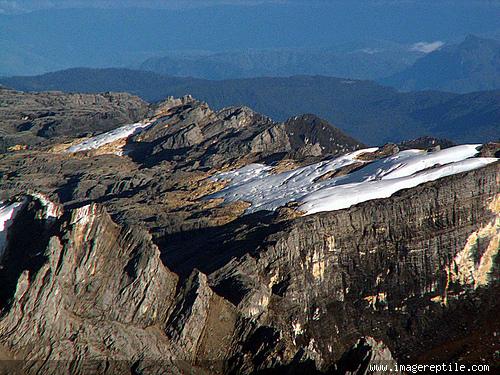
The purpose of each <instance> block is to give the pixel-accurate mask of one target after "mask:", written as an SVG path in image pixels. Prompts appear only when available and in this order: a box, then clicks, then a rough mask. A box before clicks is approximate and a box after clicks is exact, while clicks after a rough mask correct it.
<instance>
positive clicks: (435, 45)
mask: <svg viewBox="0 0 500 375" xmlns="http://www.w3.org/2000/svg"><path fill="white" fill-rule="evenodd" d="M442 46H444V42H442V41H440V40H436V41H435V42H431V43H427V42H418V43H415V44H413V45H412V46H411V47H410V51H417V52H423V53H430V52H432V51H435V50H437V49H440V48H441V47H442Z"/></svg>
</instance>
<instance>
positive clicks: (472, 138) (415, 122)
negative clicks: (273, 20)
mask: <svg viewBox="0 0 500 375" xmlns="http://www.w3.org/2000/svg"><path fill="white" fill-rule="evenodd" d="M0 84H3V85H5V86H7V87H11V88H15V89H17V90H24V91H47V90H61V91H65V92H87V93H97V92H105V91H114V92H129V93H132V94H136V95H139V96H141V97H142V98H144V99H146V100H147V101H150V102H151V101H159V100H161V99H163V98H165V97H167V96H170V95H173V96H182V95H185V94H192V95H193V96H195V97H196V98H199V99H201V100H204V101H206V102H208V103H209V104H210V105H211V106H212V107H214V108H217V109H218V108H222V107H226V106H231V105H247V106H250V107H252V108H254V109H255V110H257V111H259V112H261V113H263V114H266V115H268V116H270V117H272V118H274V119H276V120H285V119H287V118H289V117H292V116H296V115H300V114H304V113H314V114H315V115H317V116H319V117H321V118H324V119H325V120H327V121H329V122H330V123H332V124H333V125H335V126H337V127H338V128H340V129H342V130H344V131H346V132H347V133H348V134H350V135H352V136H353V137H355V138H356V139H359V140H360V141H361V142H364V143H366V144H383V143H385V142H388V141H392V142H399V141H401V140H405V139H411V138H416V137H419V136H423V135H430V136H434V137H438V138H448V139H450V140H452V141H455V142H485V141H489V140H493V139H498V138H499V129H500V91H499V90H497V91H483V92H475V93H469V94H453V93H447V92H436V91H423V92H409V93H401V92H398V91H397V90H395V89H393V88H390V87H385V86H381V85H379V84H377V83H375V82H372V81H360V80H346V79H341V78H332V77H324V76H293V77H282V78H251V79H233V80H220V81H210V80H203V79H194V78H178V77H169V76H165V75H160V74H156V73H152V72H144V71H136V70H127V69H70V70H64V71H59V72H55V73H49V74H44V75H41V76H33V77H12V78H3V79H0Z"/></svg>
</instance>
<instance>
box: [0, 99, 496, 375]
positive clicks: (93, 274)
mask: <svg viewBox="0 0 500 375" xmlns="http://www.w3.org/2000/svg"><path fill="white" fill-rule="evenodd" d="M147 112H148V115H147V118H146V119H145V120H144V121H145V122H147V123H149V125H148V126H147V127H145V128H144V130H143V131H141V132H138V133H137V134H134V135H132V136H130V137H128V138H126V139H124V140H123V141H121V142H120V143H119V144H116V145H114V146H113V145H111V144H108V145H107V146H105V147H101V148H99V149H88V150H86V151H83V152H76V153H72V152H67V150H68V148H69V147H70V145H71V144H76V143H78V142H81V141H83V140H84V139H86V138H81V139H79V140H76V139H68V138H62V137H61V138H55V141H54V139H52V142H55V143H52V145H51V147H33V148H32V149H31V150H23V149H19V150H12V151H10V152H7V153H4V154H2V155H0V199H2V200H4V202H3V203H2V205H3V206H5V205H7V204H11V203H13V202H20V203H22V209H20V210H19V211H18V212H17V214H16V215H15V217H13V218H11V219H12V220H11V225H10V226H9V228H8V230H7V232H6V238H7V241H6V248H5V252H4V256H3V257H2V259H1V260H0V265H1V268H0V281H1V282H2V285H6V286H7V287H6V288H4V289H2V293H1V298H0V306H1V311H2V314H1V317H0V356H2V357H5V358H6V359H10V360H11V361H7V362H6V363H7V365H11V367H10V369H11V370H12V368H16V370H19V371H24V372H25V373H43V372H51V371H61V373H64V372H67V371H71V372H72V373H80V374H86V373H95V372H98V373H109V374H112V373H116V372H132V373H143V374H149V373H161V372H162V371H164V370H165V369H166V368H168V370H169V371H171V372H172V373H181V372H182V371H184V372H185V371H196V372H199V373H207V374H208V373H213V374H215V373H255V372H266V371H267V372H269V371H273V372H286V371H288V372H292V373H293V372H295V373H304V372H311V373H317V372H322V373H325V372H327V373H343V374H346V373H356V374H361V373H365V372H366V369H367V365H368V363H378V362H379V361H397V362H398V363H414V362H415V361H424V362H426V363H431V362H435V361H463V362H467V363H478V362H480V361H486V363H494V355H495V350H496V349H495V348H496V344H495V339H494V336H493V332H498V328H500V327H498V324H497V323H496V319H495V311H496V310H497V309H498V301H496V300H495V298H494V296H495V295H496V293H497V292H498V276H499V275H498V269H499V268H498V263H497V253H498V241H499V236H500V234H499V227H498V221H499V220H500V216H499V215H500V208H499V194H498V192H499V184H500V176H499V173H498V162H496V163H491V164H489V165H487V166H485V167H482V168H480V169H475V170H471V171H468V172H463V173H459V174H456V175H453V176H449V177H445V178H441V179H438V180H436V181H432V182H427V183H425V184H422V185H419V186H417V187H415V188H412V189H407V190H402V191H400V192H398V193H396V194H395V195H393V196H392V197H390V198H386V199H377V200H371V201H368V202H364V203H360V204H358V205H356V206H352V207H350V208H347V209H343V210H338V211H332V212H323V213H318V214H314V215H309V216H302V215H301V213H300V212H297V210H296V209H295V208H294V207H293V205H289V206H285V207H281V208H279V209H277V210H276V211H271V212H268V211H261V212H255V213H252V214H247V215H245V214H244V213H245V210H246V208H248V203H247V202H234V203H231V204H223V202H222V200H220V199H206V198H205V197H206V196H208V195H209V194H210V193H213V192H216V191H220V190H221V189H222V188H223V187H224V186H225V185H226V182H223V181H221V182H217V181H214V180H213V179H212V177H213V176H214V175H215V174H216V173H220V172H221V171H227V170H234V169H236V168H238V167H240V166H245V165H248V164H250V163H257V162H258V163H265V164H267V165H269V166H272V168H274V169H275V170H276V172H275V173H279V171H283V170H291V169H294V168H297V167H298V166H302V165H309V164H311V163H313V162H318V161H322V160H330V159H331V158H333V157H335V155H338V154H344V153H345V152H348V151H353V150H356V149H358V148H360V147H362V145H361V144H360V143H359V142H356V141H355V140H353V139H352V138H349V137H348V136H345V135H343V134H341V133H339V132H338V131H337V130H335V129H332V128H330V127H329V126H327V125H328V124H326V123H324V122H322V121H321V120H320V119H317V118H315V117H314V116H311V115H306V116H301V117H297V118H292V119H290V120H289V121H287V122H284V123H277V122H274V121H272V120H271V119H269V118H267V117H265V116H262V115H259V114H257V113H255V112H253V111H252V110H251V109H249V108H245V107H234V108H227V109H224V110H221V111H213V110H211V109H210V108H209V107H208V106H207V105H206V104H205V103H202V102H199V101H197V100H195V99H193V98H191V97H184V98H180V99H174V98H170V99H168V100H167V101H165V102H163V103H161V104H159V105H157V106H154V107H151V108H148V109H147ZM144 113H146V112H144ZM137 120H138V119H137V118H134V120H133V121H137ZM131 122H132V121H131ZM122 124H123V123H122ZM87 138H88V137H87ZM57 142H59V143H57ZM106 147H108V148H106ZM118 149H119V150H121V151H122V153H120V154H118V155H117V153H116V151H117V150H118ZM497 149H498V145H496V146H495V145H493V144H492V145H489V146H488V147H483V150H485V151H484V152H486V151H487V156H494V155H495V153H496V151H495V150H497ZM381 150H382V151H381V152H379V153H374V154H373V155H371V156H370V158H368V159H367V161H366V162H368V163H370V162H371V160H380V158H383V157H386V156H387V155H393V154H395V153H396V152H397V151H398V150H397V147H395V146H390V147H387V148H385V149H381ZM351 172H352V171H351V170H346V171H345V172H344V173H346V174H349V173H351ZM331 177H332V176H329V177H325V178H331ZM3 206H2V207H3ZM49 212H50V214H49ZM415 338H418V339H417V340H416V339H415ZM25 360H28V361H27V362H26V361H25ZM61 360H63V361H62V362H61ZM60 363H64V366H62V367H58V366H60ZM56 365H57V366H56ZM55 366H56V367H57V368H55Z"/></svg>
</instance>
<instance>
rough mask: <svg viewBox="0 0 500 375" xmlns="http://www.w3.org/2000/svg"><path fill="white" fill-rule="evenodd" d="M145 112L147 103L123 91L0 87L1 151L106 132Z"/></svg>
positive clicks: (140, 116) (129, 121)
mask: <svg viewBox="0 0 500 375" xmlns="http://www.w3.org/2000/svg"><path fill="white" fill-rule="evenodd" d="M147 112H148V104H147V103H146V102H144V101H143V100H141V99H139V98H138V97H135V96H132V95H129V94H125V93H106V94H64V93H61V92H47V93H23V92H18V91H13V90H9V89H6V88H0V119H1V123H0V152H5V151H6V150H7V149H8V148H9V147H11V146H15V145H20V146H32V145H36V144H40V143H50V141H49V139H54V138H56V137H72V138H74V137H77V136H82V135H85V134H89V133H90V134H92V133H96V132H103V131H107V130H110V129H113V128H115V127H117V126H119V125H121V124H126V123H132V122H135V121H137V120H140V119H142V118H144V117H145V116H146V114H147Z"/></svg>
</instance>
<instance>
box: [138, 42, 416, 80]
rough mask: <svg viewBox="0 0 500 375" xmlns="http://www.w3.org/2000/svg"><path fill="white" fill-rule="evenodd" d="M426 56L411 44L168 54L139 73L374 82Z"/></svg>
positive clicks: (145, 65) (215, 77)
mask: <svg viewBox="0 0 500 375" xmlns="http://www.w3.org/2000/svg"><path fill="white" fill-rule="evenodd" d="M423 55H425V53H424V52H422V51H421V50H418V49H415V48H414V49H412V47H411V46H410V45H407V44H399V43H394V42H384V41H369V42H365V43H357V44H355V43H351V44H349V46H343V47H341V46H339V47H337V48H335V49H312V48H300V49H299V48H296V49H268V50H247V51H234V52H220V53H190V54H186V53H185V54H169V55H166V56H163V57H154V58H150V59H147V60H146V61H145V62H143V63H142V64H140V65H138V69H140V70H147V71H152V72H155V73H160V74H167V75H171V76H178V77H197V78H205V79H231V78H251V77H263V76H265V77H286V76H291V75H317V74H319V75H325V76H331V77H350V78H357V79H376V78H381V77H386V76H388V75H391V74H394V73H397V72H400V71H402V70H403V69H405V68H407V67H409V66H411V64H412V63H414V62H415V61H416V60H417V59H418V58H419V57H421V56H423Z"/></svg>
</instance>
